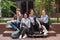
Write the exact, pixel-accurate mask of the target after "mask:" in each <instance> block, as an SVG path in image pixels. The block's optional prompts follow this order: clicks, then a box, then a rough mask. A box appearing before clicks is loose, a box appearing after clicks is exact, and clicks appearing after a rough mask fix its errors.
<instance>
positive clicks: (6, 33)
mask: <svg viewBox="0 0 60 40" xmlns="http://www.w3.org/2000/svg"><path fill="white" fill-rule="evenodd" d="M13 32H14V31H4V33H3V36H4V37H5V36H7V37H11V33H13Z"/></svg>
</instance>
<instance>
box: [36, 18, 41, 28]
mask: <svg viewBox="0 0 60 40" xmlns="http://www.w3.org/2000/svg"><path fill="white" fill-rule="evenodd" d="M36 21H37V23H38V24H39V28H41V24H40V22H39V20H38V19H37V18H36Z"/></svg>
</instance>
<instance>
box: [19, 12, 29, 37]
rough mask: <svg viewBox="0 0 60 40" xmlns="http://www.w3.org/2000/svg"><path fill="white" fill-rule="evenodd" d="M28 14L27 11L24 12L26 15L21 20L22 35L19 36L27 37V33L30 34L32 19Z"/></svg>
mask: <svg viewBox="0 0 60 40" xmlns="http://www.w3.org/2000/svg"><path fill="white" fill-rule="evenodd" d="M27 17H28V15H27V13H24V17H23V18H22V20H21V25H20V28H21V35H20V37H19V38H26V37H27V35H28V34H29V33H28V32H29V29H30V20H29V19H28V18H27Z"/></svg>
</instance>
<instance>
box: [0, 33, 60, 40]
mask: <svg viewBox="0 0 60 40" xmlns="http://www.w3.org/2000/svg"><path fill="white" fill-rule="evenodd" d="M0 40H60V34H56V36H50V37H46V38H25V39H12V38H11V37H3V35H2V34H0Z"/></svg>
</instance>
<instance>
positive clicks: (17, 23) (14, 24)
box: [10, 21, 21, 30]
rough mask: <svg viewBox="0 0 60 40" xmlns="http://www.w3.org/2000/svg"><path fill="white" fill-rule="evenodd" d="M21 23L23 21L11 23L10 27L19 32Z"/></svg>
mask: <svg viewBox="0 0 60 40" xmlns="http://www.w3.org/2000/svg"><path fill="white" fill-rule="evenodd" d="M20 23H21V21H19V22H16V23H14V22H11V23H10V25H11V26H12V28H13V29H14V30H17V28H18V27H19V25H20Z"/></svg>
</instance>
